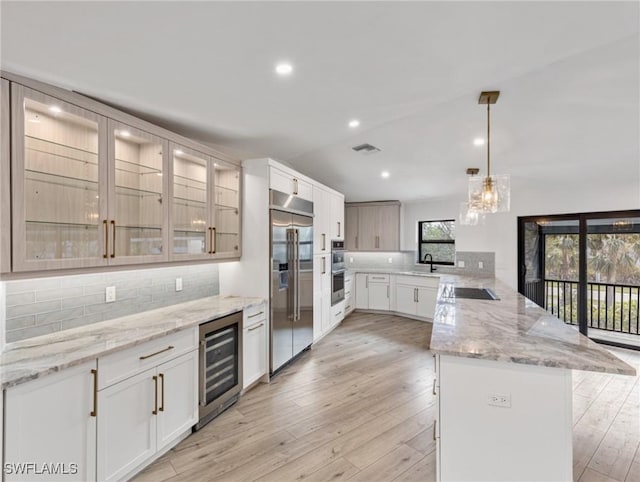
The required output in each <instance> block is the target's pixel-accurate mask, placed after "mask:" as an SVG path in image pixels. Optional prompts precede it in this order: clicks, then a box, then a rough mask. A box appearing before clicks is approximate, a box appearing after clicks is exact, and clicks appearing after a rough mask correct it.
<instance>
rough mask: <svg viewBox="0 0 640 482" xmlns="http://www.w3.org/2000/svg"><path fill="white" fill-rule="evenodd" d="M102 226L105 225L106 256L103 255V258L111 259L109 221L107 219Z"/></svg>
mask: <svg viewBox="0 0 640 482" xmlns="http://www.w3.org/2000/svg"><path fill="white" fill-rule="evenodd" d="M102 224H104V254H103V255H102V257H103V258H108V257H109V221H107V220H106V219H105V220H104V221H102Z"/></svg>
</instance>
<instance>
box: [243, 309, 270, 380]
mask: <svg viewBox="0 0 640 482" xmlns="http://www.w3.org/2000/svg"><path fill="white" fill-rule="evenodd" d="M243 315H244V316H243V332H242V389H243V390H244V389H246V388H247V387H249V386H250V385H252V384H254V383H255V382H257V381H258V380H260V378H262V377H263V376H264V375H265V374H266V373H267V366H268V364H267V363H268V362H267V360H268V357H267V340H268V338H267V317H266V308H265V306H264V305H260V306H259V307H257V308H252V309H250V310H245V312H244V314H243Z"/></svg>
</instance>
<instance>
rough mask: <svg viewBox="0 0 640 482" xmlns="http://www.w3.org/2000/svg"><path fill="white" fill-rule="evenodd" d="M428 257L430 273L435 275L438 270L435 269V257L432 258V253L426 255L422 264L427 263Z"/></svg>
mask: <svg viewBox="0 0 640 482" xmlns="http://www.w3.org/2000/svg"><path fill="white" fill-rule="evenodd" d="M427 256H429V265H430V268H429V271H430V272H431V273H433V272H434V271H435V270H436V269H435V268H434V267H433V256H431V253H427V254H425V255H424V258H422V262H423V263H426V262H427Z"/></svg>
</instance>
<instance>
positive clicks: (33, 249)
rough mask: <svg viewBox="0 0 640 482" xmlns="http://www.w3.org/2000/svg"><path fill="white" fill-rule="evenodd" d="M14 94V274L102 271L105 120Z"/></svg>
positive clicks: (27, 93)
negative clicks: (78, 269)
mask: <svg viewBox="0 0 640 482" xmlns="http://www.w3.org/2000/svg"><path fill="white" fill-rule="evenodd" d="M12 89H13V90H12V99H13V101H12V102H13V104H12V110H13V113H14V114H13V124H12V130H13V133H12V135H13V157H12V166H13V168H12V190H13V206H12V210H13V270H14V271H29V270H41V269H58V268H73V267H84V266H100V265H105V264H107V262H108V259H107V257H106V255H107V252H106V235H107V232H106V229H105V224H104V223H103V219H104V218H106V211H107V203H106V198H107V192H106V185H107V183H106V174H107V168H106V163H107V160H106V133H107V127H106V119H105V118H104V117H101V116H99V115H97V114H95V113H92V112H89V111H86V110H84V109H81V108H79V107H76V106H74V105H71V104H68V103H65V102H62V101H60V100H58V99H56V98H53V97H49V96H47V95H44V94H42V93H40V92H37V91H34V90H31V89H28V88H26V87H23V86H21V85H17V84H14V85H13V86H12Z"/></svg>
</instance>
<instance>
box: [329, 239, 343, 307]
mask: <svg viewBox="0 0 640 482" xmlns="http://www.w3.org/2000/svg"><path fill="white" fill-rule="evenodd" d="M345 269H346V268H345V260H344V241H331V305H332V306H333V305H335V304H336V303H339V302H340V301H342V300H344V272H345Z"/></svg>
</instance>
